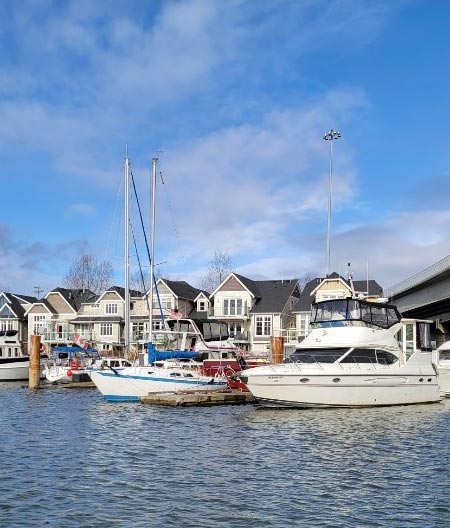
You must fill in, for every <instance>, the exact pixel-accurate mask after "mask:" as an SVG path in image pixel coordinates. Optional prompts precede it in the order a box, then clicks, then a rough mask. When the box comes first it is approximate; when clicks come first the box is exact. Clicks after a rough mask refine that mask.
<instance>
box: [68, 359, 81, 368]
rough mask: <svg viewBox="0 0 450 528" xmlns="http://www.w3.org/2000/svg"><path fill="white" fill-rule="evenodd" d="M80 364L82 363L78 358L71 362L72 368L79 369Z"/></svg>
mask: <svg viewBox="0 0 450 528" xmlns="http://www.w3.org/2000/svg"><path fill="white" fill-rule="evenodd" d="M80 366H81V365H80V363H79V362H78V361H77V360H76V359H72V361H71V362H70V368H71V369H73V370H77V369H79V368H80Z"/></svg>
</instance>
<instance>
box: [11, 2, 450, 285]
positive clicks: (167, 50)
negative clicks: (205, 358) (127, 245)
mask: <svg viewBox="0 0 450 528" xmlns="http://www.w3.org/2000/svg"><path fill="white" fill-rule="evenodd" d="M0 20H1V23H0V173H1V184H2V187H3V192H2V201H1V215H0V289H1V290H2V291H9V292H13V293H18V294H22V295H35V294H36V293H37V292H38V289H39V291H40V292H41V294H42V292H44V293H45V292H47V291H50V290H51V289H53V288H56V287H58V286H63V280H64V276H65V274H66V273H67V271H68V270H69V268H70V266H71V265H72V263H73V262H74V261H75V260H76V259H77V258H79V257H80V256H81V255H82V254H83V253H87V254H91V255H94V256H95V257H96V258H98V259H99V261H103V260H106V261H108V262H110V263H111V264H112V266H113V268H114V270H115V277H114V284H117V285H123V284H124V282H125V280H124V227H123V225H124V213H123V211H124V207H123V203H124V198H123V193H124V159H125V155H126V152H128V156H129V158H130V163H131V168H132V173H133V178H134V180H135V183H136V188H137V191H138V196H139V201H140V204H141V210H142V215H143V219H144V224H145V228H146V229H148V228H149V225H150V218H151V214H150V175H151V163H152V158H153V157H157V158H158V183H157V192H156V206H157V207H156V231H155V233H156V234H155V263H156V264H157V270H158V274H159V275H162V276H164V277H166V278H169V279H171V280H185V281H187V282H189V283H190V284H192V285H193V286H197V287H198V286H199V285H200V282H201V278H202V277H203V276H204V275H205V274H206V271H207V268H208V262H209V260H210V259H211V257H212V255H213V254H214V252H215V251H222V252H226V253H227V254H228V255H229V256H230V257H231V260H232V262H233V270H234V271H236V272H237V273H240V274H242V275H244V276H246V277H248V278H251V279H255V280H264V279H293V278H298V279H302V278H304V277H308V276H314V277H316V276H324V275H325V274H326V271H327V269H326V266H327V219H328V196H329V162H330V145H329V142H328V141H324V140H323V135H324V134H325V133H326V132H327V131H328V130H330V129H334V130H338V131H339V132H340V133H341V138H340V139H338V140H335V141H334V142H333V156H332V162H333V171H332V184H333V185H332V208H331V230H330V261H331V269H330V271H336V272H338V273H341V274H343V275H344V274H345V271H346V269H347V267H348V263H350V264H351V270H352V273H353V277H354V278H355V279H359V280H362V279H366V278H367V276H369V278H370V279H374V280H376V281H378V283H379V284H380V285H381V286H382V287H385V288H387V287H389V286H392V285H394V284H396V283H398V282H400V281H402V280H404V279H406V278H408V277H409V276H411V275H413V274H415V273H417V272H419V271H421V270H423V269H424V268H427V267H428V266H430V265H432V264H433V263H434V262H436V261H438V260H440V259H442V258H444V257H446V256H447V255H448V254H450V247H449V238H448V234H449V232H450V208H449V202H450V185H449V175H450V170H449V169H450V148H449V142H450V136H449V134H448V116H449V115H450V98H449V97H448V94H449V93H450V75H449V74H450V55H449V54H448V52H447V48H448V22H449V20H450V3H449V2H447V1H446V0H433V1H432V2H430V1H428V0H396V1H395V2H392V0H387V1H383V0H376V1H371V0H326V1H322V0H214V1H212V0H178V1H171V0H165V1H157V0H151V1H150V0H148V1H142V0H135V1H133V0H115V1H114V2H110V1H107V0H98V1H97V2H92V1H91V0H74V1H70V0H69V1H65V0H57V1H56V0H55V1H51V0H22V1H21V2H16V1H15V0H2V2H0ZM161 176H162V177H161ZM137 216H138V212H137V208H136V206H135V204H134V202H133V204H132V206H131V218H132V220H131V221H132V224H133V225H134V222H135V221H136V220H137ZM134 229H136V231H135V233H136V235H135V236H136V239H137V242H136V245H137V253H136V251H135V250H134V248H133V245H132V250H131V257H130V267H131V269H132V270H135V269H137V267H138V263H137V261H138V259H137V255H140V257H139V258H140V261H141V263H142V265H143V266H146V265H147V264H146V262H147V260H146V257H145V252H144V249H143V247H142V246H143V244H142V239H141V238H139V236H138V234H137V233H138V227H136V228H133V230H134ZM139 229H140V228H139Z"/></svg>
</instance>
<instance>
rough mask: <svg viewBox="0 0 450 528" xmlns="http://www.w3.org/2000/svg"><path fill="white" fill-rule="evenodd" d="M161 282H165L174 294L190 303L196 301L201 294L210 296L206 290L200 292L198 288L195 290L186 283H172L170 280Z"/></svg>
mask: <svg viewBox="0 0 450 528" xmlns="http://www.w3.org/2000/svg"><path fill="white" fill-rule="evenodd" d="M159 280H160V281H162V282H164V284H165V285H166V286H167V287H168V288H169V289H170V290H172V292H173V293H174V294H175V295H176V296H177V297H178V298H181V299H187V300H188V301H194V300H195V299H196V298H197V297H198V296H199V294H200V293H204V294H206V295H208V292H205V291H204V290H199V289H198V288H194V287H193V286H191V285H190V284H189V283H187V282H186V281H171V280H168V279H163V278H161V279H159Z"/></svg>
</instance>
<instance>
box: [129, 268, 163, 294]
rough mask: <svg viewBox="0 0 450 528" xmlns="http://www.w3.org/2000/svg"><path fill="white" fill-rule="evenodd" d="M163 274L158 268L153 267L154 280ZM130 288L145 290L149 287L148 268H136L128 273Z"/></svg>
mask: <svg viewBox="0 0 450 528" xmlns="http://www.w3.org/2000/svg"><path fill="white" fill-rule="evenodd" d="M162 276H163V273H162V270H161V269H160V268H155V282H156V281H157V280H158V279H160V278H161V277H162ZM130 289H131V290H136V291H140V292H143V293H144V292H147V291H148V290H149V289H150V270H148V269H143V270H142V271H141V270H136V271H134V272H133V273H131V275H130Z"/></svg>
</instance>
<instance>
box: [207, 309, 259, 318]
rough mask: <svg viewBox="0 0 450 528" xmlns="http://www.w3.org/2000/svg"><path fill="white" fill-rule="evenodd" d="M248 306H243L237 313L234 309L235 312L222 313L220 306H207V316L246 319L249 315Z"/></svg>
mask: <svg viewBox="0 0 450 528" xmlns="http://www.w3.org/2000/svg"><path fill="white" fill-rule="evenodd" d="M249 312H250V310H249V308H243V309H242V310H241V311H240V313H237V311H236V310H235V313H233V314H231V313H226V314H225V313H223V310H222V308H218V307H217V308H216V307H211V308H208V317H220V318H221V319H248V318H249V317H250V315H249Z"/></svg>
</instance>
